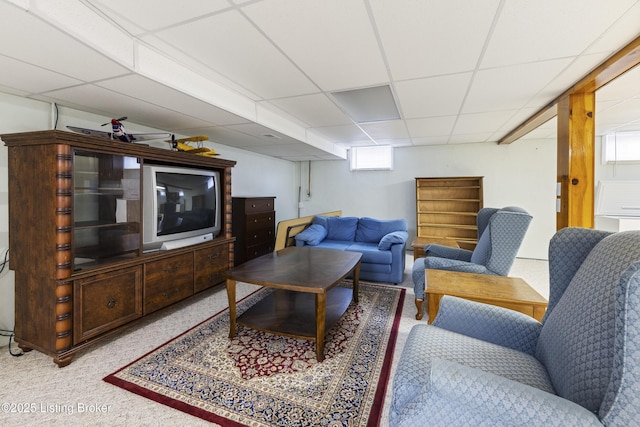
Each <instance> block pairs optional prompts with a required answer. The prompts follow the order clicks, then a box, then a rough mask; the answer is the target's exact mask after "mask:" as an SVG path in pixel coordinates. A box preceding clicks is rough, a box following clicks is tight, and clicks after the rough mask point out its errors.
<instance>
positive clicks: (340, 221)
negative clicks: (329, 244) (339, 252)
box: [326, 216, 358, 242]
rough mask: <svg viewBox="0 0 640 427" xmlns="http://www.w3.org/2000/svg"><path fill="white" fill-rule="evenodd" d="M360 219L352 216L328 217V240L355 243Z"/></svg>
mask: <svg viewBox="0 0 640 427" xmlns="http://www.w3.org/2000/svg"><path fill="white" fill-rule="evenodd" d="M357 226H358V218H356V217H350V216H330V217H327V225H326V228H327V237H326V238H327V239H329V240H342V241H347V242H353V240H354V238H355V236H356V227H357Z"/></svg>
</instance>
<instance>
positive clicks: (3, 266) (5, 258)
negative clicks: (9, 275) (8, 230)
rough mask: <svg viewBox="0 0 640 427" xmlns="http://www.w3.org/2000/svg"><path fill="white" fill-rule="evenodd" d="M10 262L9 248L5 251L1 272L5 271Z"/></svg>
mask: <svg viewBox="0 0 640 427" xmlns="http://www.w3.org/2000/svg"><path fill="white" fill-rule="evenodd" d="M7 264H9V249H7V251H6V252H5V253H4V261H2V264H0V274H2V272H3V271H4V268H5V267H6V266H7Z"/></svg>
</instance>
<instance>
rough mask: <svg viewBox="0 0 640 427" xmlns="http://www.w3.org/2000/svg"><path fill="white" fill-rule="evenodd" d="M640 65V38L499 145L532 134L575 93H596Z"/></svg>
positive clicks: (520, 126) (519, 127)
mask: <svg viewBox="0 0 640 427" xmlns="http://www.w3.org/2000/svg"><path fill="white" fill-rule="evenodd" d="M638 64H640V36H638V37H636V38H635V39H634V40H633V41H632V42H631V43H629V44H628V45H626V46H625V47H623V48H622V49H620V50H619V51H618V52H616V53H615V54H613V55H612V56H610V57H609V58H608V59H607V60H606V61H604V62H603V63H602V64H600V65H599V66H597V67H596V68H595V69H594V70H593V71H591V72H590V73H589V74H587V75H586V76H585V77H583V78H582V79H580V80H579V81H578V82H577V83H576V84H574V85H573V86H571V87H570V88H569V89H567V90H566V91H564V93H562V94H561V95H560V96H558V97H557V98H556V99H554V100H553V101H551V102H550V103H549V104H547V105H545V106H544V107H543V108H542V109H540V110H539V111H538V112H537V113H535V114H534V115H533V116H531V117H529V118H528V119H527V120H525V121H524V122H523V123H522V124H520V125H519V126H518V127H516V128H515V129H513V130H512V131H511V132H509V133H508V134H506V135H505V136H503V137H502V138H501V139H500V140H499V141H498V144H510V143H512V142H513V141H516V140H517V139H520V138H521V137H523V136H524V135H526V134H527V133H529V132H531V131H532V130H534V129H535V128H537V127H538V126H540V125H541V124H543V123H545V122H547V121H548V120H550V119H552V118H553V117H554V116H555V115H556V114H557V105H558V103H559V102H560V101H561V100H563V99H565V98H567V97H568V96H570V95H572V94H574V93H582V92H595V91H596V90H598V89H600V88H601V87H603V86H604V85H606V84H607V83H609V82H611V81H612V80H614V79H615V78H616V77H619V76H621V75H622V74H624V73H626V72H627V71H629V70H630V69H632V68H633V67H635V66H637V65H638Z"/></svg>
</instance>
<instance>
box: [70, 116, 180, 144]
mask: <svg viewBox="0 0 640 427" xmlns="http://www.w3.org/2000/svg"><path fill="white" fill-rule="evenodd" d="M125 120H127V118H126V117H120V118H119V119H111V121H110V122H107V123H103V124H102V126H106V125H108V124H111V132H106V131H102V130H93V129H86V128H79V127H76V126H67V129H69V130H71V131H73V132H77V133H82V134H85V135H89V136H97V137H100V138H109V139H113V140H116V139H117V140H119V141H122V142H133V141H149V140H152V139H161V138H167V137H169V136H171V134H170V133H168V132H156V133H135V134H133V133H127V132H126V131H125V130H124V126H123V125H122V122H123V121H125Z"/></svg>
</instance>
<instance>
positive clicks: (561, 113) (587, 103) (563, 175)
mask: <svg viewBox="0 0 640 427" xmlns="http://www.w3.org/2000/svg"><path fill="white" fill-rule="evenodd" d="M594 110H595V94H594V92H583V93H575V94H572V95H570V96H567V97H565V98H564V99H562V100H561V101H560V102H559V103H558V157H557V174H558V185H559V187H560V194H558V195H557V200H556V203H557V206H559V207H560V209H559V210H558V211H557V212H556V228H557V229H558V230H559V229H561V228H564V227H586V228H593V222H594V217H593V215H594V190H595V178H594V175H595V173H594V167H595V166H594V157H595V156H594V153H595V114H594Z"/></svg>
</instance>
